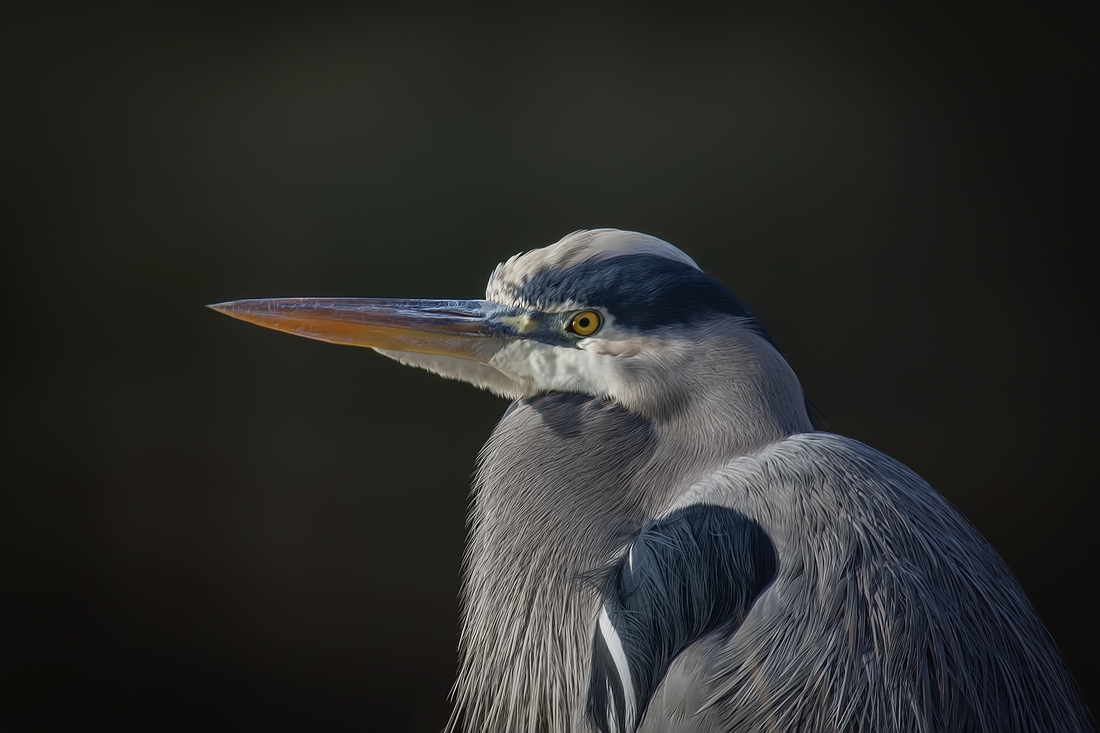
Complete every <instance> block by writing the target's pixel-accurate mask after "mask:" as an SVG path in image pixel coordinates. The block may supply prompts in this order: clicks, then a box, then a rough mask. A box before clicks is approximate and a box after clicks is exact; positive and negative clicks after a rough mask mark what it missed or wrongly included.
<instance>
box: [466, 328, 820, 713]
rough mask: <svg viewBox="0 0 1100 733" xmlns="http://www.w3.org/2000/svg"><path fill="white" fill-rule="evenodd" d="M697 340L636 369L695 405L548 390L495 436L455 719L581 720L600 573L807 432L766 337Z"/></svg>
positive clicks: (483, 465)
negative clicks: (679, 504) (649, 525)
mask: <svg viewBox="0 0 1100 733" xmlns="http://www.w3.org/2000/svg"><path fill="white" fill-rule="evenodd" d="M718 331H721V332H722V333H725V334H729V332H730V329H729V326H728V324H726V326H725V328H723V329H716V332H718ZM698 336H699V337H700V338H703V337H704V336H705V337H706V338H707V339H708V341H709V343H708V348H707V349H688V350H685V352H684V353H685V354H690V357H689V358H686V359H684V360H680V361H678V362H677V363H676V364H674V365H669V367H670V368H669V369H667V370H656V369H653V368H652V366H651V367H650V368H648V369H646V370H644V372H640V373H639V374H637V375H636V379H634V380H631V383H633V384H643V383H644V380H645V379H665V380H669V382H670V383H672V382H675V383H678V384H679V385H680V388H679V389H672V391H673V392H686V393H687V394H694V395H698V396H699V397H698V398H697V399H696V400H695V401H683V402H679V403H678V404H677V406H676V409H664V408H661V407H659V406H657V407H653V406H650V407H651V408H652V409H645V406H641V405H639V406H637V407H639V408H643V409H634V410H628V409H626V408H624V407H623V406H621V405H620V404H618V403H617V402H613V401H608V400H601V399H597V398H593V397H590V396H586V395H565V394H551V395H543V396H537V397H534V398H531V399H528V400H525V401H523V402H521V403H519V404H518V405H517V407H516V408H515V409H513V410H510V411H509V412H508V413H507V414H506V415H505V417H504V419H503V420H502V421H501V422H500V424H499V425H498V426H497V428H496V429H495V431H494V432H493V435H492V437H491V438H490V439H489V441H488V443H487V444H486V445H485V448H484V449H483V451H482V455H481V461H480V466H479V470H478V474H477V481H476V485H475V493H474V501H473V506H472V509H471V516H470V541H469V546H468V549H467V556H466V579H465V586H464V598H463V600H464V618H463V629H462V638H461V652H462V661H461V668H460V671H459V676H458V681H457V682H456V685H455V697H456V707H455V713H454V716H453V718H452V721H451V728H452V729H458V728H460V727H462V728H465V729H466V730H468V731H517V730H523V731H545V732H546V733H553V732H556V731H574V730H584V729H585V726H586V723H585V721H584V719H583V711H584V702H583V700H584V693H585V688H586V685H587V680H588V665H589V658H588V656H589V650H590V647H591V639H592V632H593V628H594V623H595V619H596V615H597V613H598V610H599V609H598V603H599V602H598V598H597V594H596V591H595V586H594V584H593V583H592V582H591V580H590V578H591V577H592V573H593V572H594V571H598V570H599V569H600V568H602V567H604V566H605V565H606V564H607V563H609V562H610V561H611V560H613V559H614V558H615V557H616V556H617V555H618V554H619V553H621V551H622V550H623V548H624V547H625V546H626V545H627V543H628V542H629V541H630V540H631V539H632V537H633V535H634V534H635V533H636V532H637V531H638V530H639V529H640V527H641V525H642V523H643V522H644V521H645V520H646V519H647V518H650V517H653V516H658V515H660V514H661V513H663V512H665V511H667V510H668V508H669V507H670V506H671V504H672V503H673V502H674V501H675V499H676V497H677V496H679V495H680V494H682V493H683V492H684V491H686V490H687V489H688V488H690V486H691V485H693V484H694V483H695V482H696V481H698V480H700V479H701V478H703V477H704V476H705V475H707V474H709V473H710V472H712V471H713V470H715V469H716V468H718V467H719V466H721V465H723V464H724V463H725V462H727V461H728V460H729V459H731V458H733V457H735V456H737V455H743V454H745V453H749V452H752V451H755V450H758V449H759V448H761V447H763V446H764V445H767V444H769V443H771V442H774V441H776V440H779V439H781V438H782V437H784V436H786V435H790V434H792V433H795V432H801V431H805V430H809V429H810V424H809V419H808V417H807V416H806V414H805V408H804V402H803V396H802V390H801V387H800V386H799V384H798V381H797V379H796V378H795V376H794V374H793V372H792V371H791V369H790V367H789V366H787V364H786V362H785V361H783V359H782V357H780V356H779V355H778V354H777V353H776V352H775V351H774V349H772V348H771V346H769V345H768V344H766V342H764V340H763V339H760V338H759V337H756V336H755V335H752V334H749V333H748V332H747V331H745V332H742V333H741V334H740V337H739V338H732V339H730V338H715V334H713V333H707V334H702V333H700V334H698ZM666 353H667V352H666ZM624 361H626V360H624ZM700 382H705V384H700ZM685 387H686V389H685ZM669 389H670V388H669V385H664V389H661V390H644V386H643V390H644V391H645V392H648V393H649V394H668V393H669ZM776 406H778V407H776ZM643 410H644V412H646V413H648V415H647V416H646V417H642V416H640V415H639V413H640V412H643ZM689 426H690V428H691V429H690V430H689V429H688V427H689ZM700 428H702V429H700ZM689 436H690V437H689ZM700 436H705V437H702V439H700Z"/></svg>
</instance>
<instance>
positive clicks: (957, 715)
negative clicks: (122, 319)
mask: <svg viewBox="0 0 1100 733" xmlns="http://www.w3.org/2000/svg"><path fill="white" fill-rule="evenodd" d="M212 307H213V308H215V309H216V310H218V311H220V312H222V313H225V314H227V315H230V316H233V317H235V318H240V319H242V320H245V321H249V322H252V323H255V324H259V325H261V326H266V327H268V328H274V329H277V330H280V331H287V332H289V333H293V334H296V335H299V336H306V337H308V338H314V339H320V340H322V341H329V342H334V343H339V344H352V345H356V346H366V347H369V348H373V349H375V350H377V351H378V352H379V353H382V354H384V355H386V356H388V357H391V358H393V359H397V360H398V361H400V362H402V363H404V364H409V365H412V366H418V367H422V368H424V369H427V370H429V371H432V372H435V373H436V374H439V375H442V376H444V377H449V378H451V379H459V380H462V381H465V382H469V383H471V384H474V385H476V386H478V387H482V388H484V389H487V390H489V391H491V392H494V393H496V394H498V395H501V396H503V397H506V398H508V399H510V400H512V401H513V402H512V404H511V406H510V407H508V409H507V411H506V412H505V413H504V416H503V418H502V419H501V421H500V423H499V424H498V425H497V426H496V428H495V430H494V431H493V433H492V435H491V436H490V437H489V440H488V442H487V443H486V444H485V448H484V450H483V451H482V453H481V457H480V461H479V464H478V470H477V476H476V481H475V486H474V488H473V501H472V508H471V517H470V522H469V527H470V536H469V541H468V546H467V552H466V557H465V564H464V583H463V594H462V599H463V612H462V631H461V635H460V652H459V653H460V665H459V672H458V679H457V681H456V682H455V687H454V692H453V697H454V708H453V713H452V716H451V720H450V723H449V724H448V729H449V730H466V731H471V732H481V731H489V732H493V731H502V732H503V731H507V732H508V733H515V732H516V731H532V732H535V731H539V732H543V733H559V732H564V731H603V732H605V733H606V732H610V731H615V732H623V731H626V732H630V731H696V732H704V731H706V732H709V731H815V732H818V731H988V732H989V733H1005V732H1006V731H1083V730H1092V729H1093V726H1094V722H1093V720H1092V718H1091V716H1090V714H1089V712H1088V710H1087V709H1086V708H1085V706H1084V704H1083V702H1082V700H1081V696H1080V693H1079V691H1078V689H1077V686H1076V683H1075V681H1074V679H1073V677H1072V675H1071V674H1070V672H1069V670H1068V668H1067V667H1066V664H1065V662H1064V661H1063V659H1062V656H1061V654H1060V652H1059V651H1058V648H1057V647H1056V645H1055V643H1054V641H1053V639H1052V638H1051V636H1050V635H1049V633H1048V632H1047V630H1046V628H1045V627H1044V626H1043V623H1042V622H1041V621H1040V619H1039V617H1038V615H1037V614H1036V612H1035V610H1034V609H1033V608H1032V606H1031V604H1030V603H1029V601H1028V599H1027V597H1026V596H1025V595H1024V592H1023V590H1022V589H1021V588H1020V586H1019V584H1018V583H1017V581H1016V580H1015V578H1014V577H1013V576H1012V573H1011V572H1010V571H1009V569H1008V567H1007V566H1006V565H1005V563H1004V562H1003V561H1002V560H1001V558H1000V557H999V556H998V555H997V553H996V552H995V551H994V550H993V549H992V547H990V545H989V544H988V543H987V542H986V541H985V540H984V539H983V538H982V537H981V535H980V534H979V533H978V532H977V531H976V530H975V529H974V527H972V526H971V525H970V524H969V523H968V522H967V520H966V519H965V518H964V517H963V516H962V515H961V514H960V513H959V512H958V511H957V510H956V509H955V508H954V507H953V506H952V505H951V504H950V503H949V502H948V501H947V500H946V499H944V498H943V497H942V496H941V495H940V494H939V493H937V492H936V491H935V490H934V489H933V488H932V487H931V486H929V485H928V484H927V483H926V482H925V481H923V480H922V479H921V478H920V477H919V476H917V475H916V474H915V473H914V472H913V471H911V470H910V469H908V468H906V467H905V466H903V465H902V464H900V463H898V462H897V461H895V460H893V459H892V458H890V457H889V456H886V455H884V454H882V453H880V452H878V451H876V450H874V449H873V448H869V447H867V446H866V445H863V444H862V443H859V442H857V441H855V440H852V439H850V438H846V437H843V436H840V435H835V434H833V433H829V432H823V431H820V430H815V427H814V420H813V418H814V414H813V413H814V410H813V407H812V405H811V404H810V403H809V402H808V401H807V399H806V396H805V394H804V393H803V389H802V386H801V384H800V383H799V380H798V378H797V377H796V376H795V373H794V371H793V370H792V369H791V367H790V366H789V365H788V363H787V361H786V360H785V359H784V358H783V356H782V354H781V353H780V351H779V349H778V348H777V347H776V344H775V341H773V339H772V337H771V336H770V335H769V333H768V332H767V331H766V330H765V329H764V327H763V326H762V325H761V323H760V321H759V320H758V319H757V317H756V316H755V314H754V313H753V311H752V310H750V309H749V307H748V306H747V305H746V304H745V303H744V302H743V301H742V300H741V299H740V298H739V297H738V296H737V295H735V294H734V293H733V292H732V291H730V290H729V289H727V288H726V287H725V286H723V285H722V284H721V283H719V282H718V281H717V280H716V279H714V278H713V277H711V276H710V275H708V274H706V273H705V272H703V271H702V270H701V269H700V268H699V266H698V265H696V264H695V262H694V261H692V259H691V258H690V257H688V256H687V255H686V254H684V253H683V252H682V251H680V250H679V249H677V248H675V247H673V246H672V245H670V244H668V243H667V242H664V241H662V240H660V239H657V238H655V237H652V236H647V235H645V234H639V233H636V232H627V231H619V230H616V229H598V230H591V231H579V232H575V233H573V234H570V235H569V236H567V237H565V238H564V239H562V240H561V241H559V242H557V243H555V244H552V245H550V246H548V247H545V248H543V249H536V250H532V251H530V252H526V253H524V254H520V255H516V256H514V257H512V258H511V259H509V260H507V261H506V262H504V263H502V264H501V265H499V266H498V267H497V268H496V270H495V271H494V272H493V273H492V276H491V277H490V278H489V283H488V287H487V289H486V293H485V299H484V300H399V299H379V298H279V299H258V300H240V301H235V302H230V303H221V304H218V305H214V306H212Z"/></svg>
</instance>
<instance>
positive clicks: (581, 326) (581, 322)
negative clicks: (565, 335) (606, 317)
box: [569, 311, 603, 336]
mask: <svg viewBox="0 0 1100 733" xmlns="http://www.w3.org/2000/svg"><path fill="white" fill-rule="evenodd" d="M602 325H603V316H601V315H600V314H599V313H597V312H596V311H577V312H576V313H574V314H573V317H572V318H570V319H569V330H570V331H572V332H573V333H575V334H577V335H578V336H591V335H592V334H594V333H596V331H599V330H600V326H602Z"/></svg>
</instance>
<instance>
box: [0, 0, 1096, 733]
mask: <svg viewBox="0 0 1100 733" xmlns="http://www.w3.org/2000/svg"><path fill="white" fill-rule="evenodd" d="M879 5H886V4H877V5H873V4H868V5H866V6H860V5H846V4H841V5H836V4H834V5H831V6H829V7H824V6H823V7H819V8H817V9H809V8H807V7H803V6H798V5H790V4H786V3H760V4H753V3H749V4H742V3H729V4H726V5H724V6H723V7H722V9H718V8H717V7H716V8H711V9H707V10H703V9H698V8H696V9H694V10H692V11H690V12H688V11H680V12H678V13H673V12H671V11H670V9H669V7H671V6H669V7H665V6H661V5H657V4H636V5H630V4H620V5H600V6H593V5H588V6H585V5H575V6H555V7H556V9H554V10H549V9H546V10H544V11H537V10H535V9H534V8H535V7H536V6H533V5H531V6H526V9H525V10H518V9H515V8H512V9H509V8H507V7H503V6H502V7H497V6H492V5H459V4H454V5H451V6H445V5H438V6H432V5H415V6H414V5H409V4H403V5H398V4H396V3H395V4H379V5H369V6H365V7H361V8H355V7H345V6H322V5H314V6H313V7H312V9H310V10H301V9H298V10H295V9H292V8H288V7H278V8H277V7H275V6H271V5H254V6H248V5H243V4H240V5H235V4H222V5H218V6H209V7H202V6H198V5H190V6H188V5H183V4H178V5H169V4H157V6H156V9H155V10H150V9H149V8H146V7H144V6H140V5H133V6H113V7H111V8H110V9H108V8H106V7H103V6H99V7H92V4H87V5H86V6H81V7H65V6H58V5H52V6H47V5H45V4H40V5H39V6H38V9H37V10H34V11H26V12H23V13H22V14H20V15H11V14H10V13H11V11H10V10H9V11H6V12H7V13H9V15H6V16H5V17H4V18H2V19H0V48H2V49H3V56H4V59H5V60H4V64H3V84H4V86H3V99H4V102H5V105H4V107H5V109H4V113H3V115H2V119H0V131H2V135H3V142H2V148H0V149H2V159H0V164H2V170H3V178H2V184H0V185H2V186H3V190H2V191H0V194H2V199H0V200H2V203H0V206H2V212H3V217H2V220H0V227H2V229H0V232H2V237H3V242H4V246H3V266H2V270H0V273H2V277H3V295H4V311H3V324H4V325H3V328H4V332H5V337H4V340H5V342H6V345H7V348H6V349H5V354H6V355H5V359H4V361H5V366H6V367H7V368H6V370H5V371H6V378H5V386H6V387H7V391H8V394H7V396H6V398H5V404H4V410H3V425H4V436H3V444H2V445H3V460H4V465H5V467H6V469H7V474H8V478H7V480H5V481H4V484H5V486H4V488H3V490H2V494H0V496H2V506H0V550H2V555H0V563H2V565H0V570H2V576H0V582H2V588H3V591H2V592H0V598H2V600H0V622H2V624H3V626H2V629H3V632H2V637H0V638H2V640H0V673H2V675H3V679H2V680H0V728H3V729H4V730H13V731H20V730H28V731H29V730H43V729H62V730H95V729H98V730H118V729H140V730H195V729H199V728H202V729H204V730H239V729H243V728H246V727H251V726H253V725H264V726H265V727H267V728H270V729H286V730H305V729H311V730H344V729H347V730H379V731H381V730H395V731H401V730H408V731H433V730H437V729H438V728H439V727H440V726H441V725H442V723H443V721H444V720H445V718H446V714H447V709H448V704H447V694H448V688H449V685H450V683H451V681H452V679H453V674H454V668H455V645H456V633H457V619H458V603H457V593H458V588H459V574H460V564H461V557H462V548H463V539H464V532H465V529H464V515H465V510H466V507H467V502H468V483H469V477H470V473H471V470H472V467H473V465H474V460H475V457H476V455H477V451H478V448H479V446H480V445H481V443H482V441H483V440H484V439H485V437H486V436H487V435H488V433H489V431H490V430H491V428H492V426H493V424H494V422H495V421H496V420H497V419H498V417H499V415H500V413H501V412H502V411H503V409H504V407H505V405H504V403H503V402H502V401H500V400H499V399H497V398H495V397H492V396H491V395H488V394H485V393H480V392H477V391H475V390H474V389H472V388H471V387H469V386H467V385H463V384H459V383H455V382H448V381H444V380H442V379H439V378H437V377H434V376H431V375H429V374H427V373H424V372H419V371H416V370H412V369H408V368H404V367H401V366H399V365H398V364H397V363H395V362H391V361H389V360H386V359H384V358H382V357H380V356H377V355H375V354H373V353H371V352H369V351H365V350H359V349H350V348H337V347H334V346H329V345H324V344H318V343H316V342H310V341H306V340H303V339H295V338H291V337H288V336H285V335H282V334H277V333H274V332H270V331H265V330H262V329H259V328H255V327H252V326H247V325H245V324H242V323H239V322H236V321H232V320H230V319H228V318H225V317H224V316H220V315H218V314H215V313H213V312H212V311H209V310H207V309H206V308H204V307H203V305H204V304H206V303H211V302H217V301H223V300H230V299H235V298H242V297H259V296H286V295H377V296H424V297H436V296H439V297H444V296H455V297H476V296H478V295H479V294H480V293H481V292H482V288H483V285H484V282H485V280H486V278H487V277H488V274H489V272H490V270H491V268H492V267H493V265H495V263H496V262H497V261H499V260H501V259H503V258H504V257H506V256H508V255H511V254H512V253H514V252H516V251H519V250H524V249H530V248H532V247H537V246H543V245H546V244H549V243H551V242H553V241H555V240H557V239H558V238H559V237H561V236H563V235H565V234H567V233H569V232H570V231H573V230H575V229H578V228H587V227H597V226H615V227H621V228H630V229H638V230H642V231H645V232H649V233H652V234H655V235H658V236H661V237H663V238H665V239H668V240H670V241H671V242H673V243H674V244H677V245H678V246H680V247H682V248H683V249H684V250H686V251H687V252H688V253H689V254H691V255H692V256H693V257H694V258H695V259H696V260H697V261H698V262H699V263H700V264H701V265H702V266H703V267H704V268H705V269H707V270H708V271H710V272H712V273H714V274H715V275H717V276H718V277H719V278H721V279H722V280H723V281H724V282H725V283H727V284H728V285H730V286H732V287H733V288H734V289H736V290H738V291H739V292H740V293H741V294H742V295H743V296H744V297H745V298H746V299H747V300H748V301H749V302H750V303H752V304H753V305H754V307H755V308H756V310H757V311H758V313H759V314H760V315H761V317H762V319H763V320H764V322H765V324H766V325H767V326H768V327H769V328H770V330H771V331H772V333H773V334H774V335H775V337H776V338H777V340H778V341H779V343H780V344H781V346H782V347H783V349H784V351H785V353H786V354H787V356H788V358H789V359H790V361H791V363H792V364H793V365H794V367H795V369H796V370H797V371H798V373H799V374H800V375H801V377H802V379H803V382H804V384H805V386H806V388H807V390H808V391H809V393H810V394H811V396H812V397H813V398H814V399H815V401H816V402H817V403H818V405H819V406H820V407H821V409H822V410H823V411H824V413H825V416H826V418H827V420H828V422H829V426H830V428H831V429H832V430H835V431H837V432H841V433H845V434H848V435H851V436H854V437H856V438H859V439H860V440H863V441H865V442H867V443H870V444H871V445H873V446H875V447H877V448H880V449H882V450H884V451H886V452H888V453H890V454H892V455H894V456H896V457H897V458H899V459H900V460H902V461H904V462H905V463H907V464H908V465H910V466H912V467H913V468H914V469H916V470H917V471H918V472H919V473H921V474H922V475H923V476H925V477H926V478H927V479H929V480H930V481H931V482H932V483H933V484H934V485H936V486H937V487H938V488H939V489H940V490H941V491H943V493H944V494H946V495H947V496H948V497H949V498H950V499H951V500H952V501H953V502H954V503H955V504H956V505H957V506H958V507H959V508H960V509H962V510H963V511H964V512H965V513H966V515H967V516H968V517H970V519H971V520H972V521H973V522H974V523H975V524H976V525H977V526H978V527H979V528H980V529H981V531H982V532H983V533H984V534H985V535H986V536H987V537H988V538H989V540H990V541H991V542H992V543H993V544H994V545H995V546H996V547H997V548H998V550H999V551H1000V552H1001V553H1002V555H1003V556H1004V558H1005V559H1006V560H1007V561H1008V563H1009V564H1010V565H1011V566H1012V568H1013V570H1014V571H1015V572H1016V574H1017V575H1018V577H1019V579H1020V581H1021V582H1022V583H1023V585H1024V587H1025V588H1026V590H1027V591H1028V593H1029V595H1030V597H1031V599H1032V600H1033V602H1034V604H1035V605H1036V607H1037V608H1038V610H1039V612H1040V613H1041V614H1042V616H1043V618H1044V619H1045V620H1046V622H1047V624H1048V626H1049V628H1050V629H1051V631H1052V633H1053V634H1054V636H1055V637H1056V639H1057V640H1058V642H1059V643H1060V645H1061V647H1062V649H1063V650H1064V653H1065V656H1066V658H1067V659H1068V660H1069V662H1070V664H1071V665H1072V667H1073V668H1074V670H1075V672H1076V675H1077V678H1078V680H1079V681H1080V684H1081V686H1082V688H1083V689H1084V691H1085V693H1086V695H1087V697H1088V699H1089V700H1090V702H1091V705H1092V707H1093V708H1094V709H1095V708H1096V707H1097V705H1098V703H1100V697H1098V695H1100V675H1098V672H1097V665H1096V659H1097V658H1098V656H1100V644H1098V634H1097V631H1096V616H1095V610H1094V609H1095V603H1094V602H1093V600H1092V599H1093V598H1094V594H1095V587H1094V586H1095V585H1096V580H1097V569H1096V560H1097V552H1096V542H1095V526H1096V520H1095V515H1094V514H1093V512H1092V507H1093V495H1094V493H1095V491H1096V488H1097V480H1096V476H1097V474H1096V471H1095V467H1094V466H1095V459H1096V451H1095V447H1094V446H1095V436H1094V435H1093V432H1092V428H1093V424H1094V421H1095V416H1096V415H1097V412H1098V410H1097V399H1096V379H1095V372H1096V363H1095V357H1094V354H1093V346H1094V344H1095V341H1096V336H1097V333H1096V326H1095V324H1096V320H1095V312H1094V309H1093V298H1094V297H1095V282H1096V275H1095V273H1096V269H1095V263H1093V262H1091V261H1088V260H1086V256H1087V255H1086V245H1091V246H1090V247H1089V248H1094V247H1095V243H1096V241H1098V240H1097V234H1098V232H1097V229H1096V227H1095V226H1094V223H1095V221H1094V215H1095V209H1096V205H1097V202H1098V201H1100V197H1098V196H1097V193H1098V191H1097V184H1096V180H1097V166H1096V162H1097V158H1096V152H1097V137H1098V135H1097V132H1098V130H1100V126H1098V124H1097V123H1098V119H1097V116H1096V110H1095V102H1096V97H1097V90H1098V89H1100V76H1098V73H1097V70H1098V65H1097V60H1098V54H1097V48H1098V47H1097V43H1096V38H1097V37H1100V33H1098V31H1100V24H1098V23H1097V15H1098V7H1100V6H1097V5H1096V4H1095V3H1093V2H1089V3H1083V4H1081V5H1080V6H1079V7H1077V8H1074V7H1070V6H1063V7H1061V8H1059V9H1056V10H1054V9H1051V7H1050V6H1049V5H1041V4H1038V3H1035V4H1032V5H1019V4H1011V5H1006V4H997V5H996V6H993V5H992V4H991V5H989V6H973V5H969V4H966V3H954V4H950V5H945V6H943V7H938V8H932V7H929V6H927V5H924V4H921V7H922V9H921V10H913V11H912V12H908V11H905V12H903V11H899V10H893V11H884V10H883V9H882V8H881V7H878V6H879ZM905 5H910V4H905ZM914 5H915V4H914ZM581 448H582V446H578V449H581Z"/></svg>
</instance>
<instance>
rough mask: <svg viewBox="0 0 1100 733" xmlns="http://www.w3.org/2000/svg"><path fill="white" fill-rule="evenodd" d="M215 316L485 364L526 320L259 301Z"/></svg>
mask: <svg viewBox="0 0 1100 733" xmlns="http://www.w3.org/2000/svg"><path fill="white" fill-rule="evenodd" d="M210 307H211V308H213V309H214V310H216V311H219V312H221V313H224V314H226V315H227V316H232V317H234V318H239V319H241V320H242V321H248V322H249V323H255V324H256V325H258V326H264V327H265V328H273V329H275V330H276V331H285V332H286V333H292V334H294V335H296V336H305V337H306V338H311V339H317V340H319V341H328V342H329V343H334V344H348V345H351V346H366V347H369V348H373V349H385V350H389V351H412V352H417V353H422V354H443V355H446V356H453V357H459V358H462V359H473V360H475V361H481V362H487V361H488V360H489V359H490V358H491V357H492V355H493V354H495V353H496V352H497V351H499V350H500V348H501V346H502V345H503V340H504V339H509V338H515V337H517V336H519V335H520V334H521V333H522V331H523V327H524V325H525V324H526V323H527V320H528V319H526V316H523V315H520V314H510V313H505V312H504V311H506V310H508V309H507V308H506V306H501V305H500V304H497V303H492V302H490V301H485V300H403V299H393V298H261V299H255V300H235V301H231V302H228V303H217V304H215V305H211V306H210Z"/></svg>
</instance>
